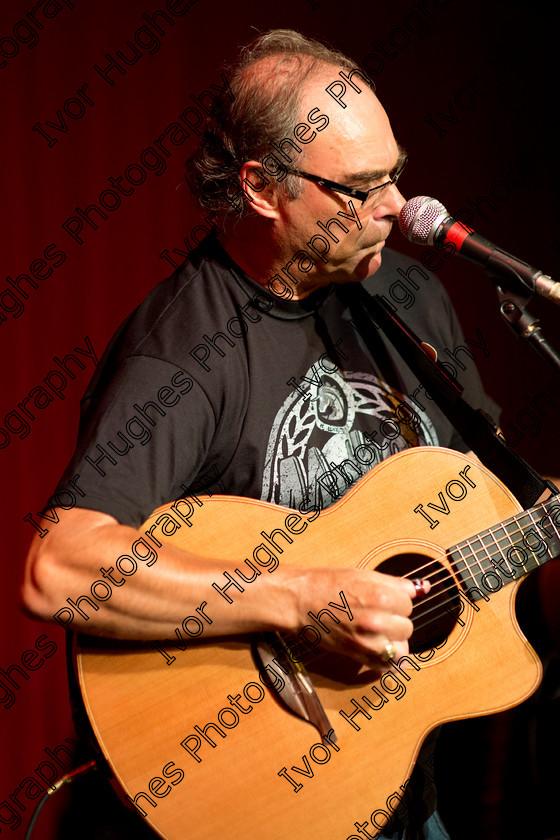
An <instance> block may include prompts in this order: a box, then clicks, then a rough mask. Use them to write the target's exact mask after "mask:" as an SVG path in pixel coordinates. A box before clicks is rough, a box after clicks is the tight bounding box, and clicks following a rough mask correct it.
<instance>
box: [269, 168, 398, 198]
mask: <svg viewBox="0 0 560 840" xmlns="http://www.w3.org/2000/svg"><path fill="white" fill-rule="evenodd" d="M407 162H408V157H405V159H404V161H403V162H402V163H401V165H400V166H399V168H398V169H397V171H396V172H395V173H394V175H391V177H390V179H389V180H388V181H384V183H383V184H378V186H377V187H371V188H370V189H369V190H358V189H356V187H347V186H346V185H345V184H338V183H337V182H336V181H330V180H329V179H328V178H321V176H320V175H311V174H310V173H309V172H302V171H301V170H300V169H290V168H286V171H287V172H288V173H289V174H290V175H299V177H300V178H305V179H306V180H307V181H313V182H314V183H316V184H319V185H320V186H321V187H324V188H325V189H327V190H332V191H333V192H337V193H342V195H348V196H350V198H355V199H357V201H361V202H362V205H361V206H362V207H363V206H364V204H365V203H366V201H367V199H368V198H369V196H370V195H371V194H372V193H375V192H379V191H380V190H384V189H385V187H389V186H390V185H391V184H396V183H397V181H398V180H399V178H400V176H401V175H402V172H403V169H404V168H405V166H406V164H407Z"/></svg>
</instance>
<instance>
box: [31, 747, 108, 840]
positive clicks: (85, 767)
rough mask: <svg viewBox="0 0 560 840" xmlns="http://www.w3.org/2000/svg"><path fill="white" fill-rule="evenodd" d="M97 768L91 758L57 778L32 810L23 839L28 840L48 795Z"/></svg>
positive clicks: (95, 762)
mask: <svg viewBox="0 0 560 840" xmlns="http://www.w3.org/2000/svg"><path fill="white" fill-rule="evenodd" d="M98 769H99V766H98V764H97V761H95V760H94V759H92V760H91V761H87V762H86V763H85V764H82V765H81V766H80V767H76V769H75V770H71V771H70V772H69V773H67V774H66V775H65V776H62V778H60V779H58V781H56V782H55V783H54V785H53V786H52V788H50V789H49V790H47V792H46V793H45V795H44V796H43V797H42V799H41V800H40V802H39V803H38V805H37V807H36V808H35V810H34V811H33V815H32V817H31V821H30V823H29V825H28V826H27V831H26V834H25V840H29V838H30V837H31V832H32V831H33V827H34V826H35V823H36V822H37V818H38V816H39V813H40V812H41V809H42V807H43V805H44V804H45V802H46V801H47V799H48V798H49V797H50V796H52V795H53V794H55V793H56V792H57V791H59V790H60V788H61V787H63V785H68V784H71V782H73V781H74V779H76V778H77V777H78V776H82V775H83V774H84V773H90V772H92V771H93V770H98Z"/></svg>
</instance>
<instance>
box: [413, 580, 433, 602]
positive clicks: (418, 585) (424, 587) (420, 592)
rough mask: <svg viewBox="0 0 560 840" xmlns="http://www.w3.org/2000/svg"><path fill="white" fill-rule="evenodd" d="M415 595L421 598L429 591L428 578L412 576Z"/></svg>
mask: <svg viewBox="0 0 560 840" xmlns="http://www.w3.org/2000/svg"><path fill="white" fill-rule="evenodd" d="M412 583H413V584H414V590H415V597H416V598H423V597H424V595H427V594H428V592H429V591H430V582H429V581H428V580H420V578H413V580H412Z"/></svg>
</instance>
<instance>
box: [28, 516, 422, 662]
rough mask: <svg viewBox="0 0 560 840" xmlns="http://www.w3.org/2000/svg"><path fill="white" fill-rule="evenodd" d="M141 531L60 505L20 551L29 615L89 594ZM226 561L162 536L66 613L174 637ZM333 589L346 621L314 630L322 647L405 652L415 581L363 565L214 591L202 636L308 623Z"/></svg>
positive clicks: (285, 572) (45, 613) (115, 628)
mask: <svg viewBox="0 0 560 840" xmlns="http://www.w3.org/2000/svg"><path fill="white" fill-rule="evenodd" d="M140 536H143V533H142V532H141V531H138V530H136V529H135V528H132V527H129V526H128V525H121V524H120V523H119V522H118V521H117V520H116V519H114V518H113V517H112V516H109V515H107V514H104V513H99V512H97V511H93V510H89V509H85V508H74V509H73V510H70V511H65V512H64V516H63V517H61V519H60V522H59V524H58V525H57V527H56V530H53V531H51V532H50V533H49V534H47V535H46V536H45V537H44V538H43V539H41V538H40V537H39V535H36V538H35V539H34V541H33V543H32V545H31V548H30V550H29V554H28V557H27V562H26V567H25V574H24V582H23V586H22V596H23V602H24V605H25V607H26V609H27V610H28V611H29V612H30V613H31V614H32V615H33V616H34V617H36V618H40V619H43V620H46V621H49V620H52V619H53V616H54V614H55V613H56V612H57V611H58V610H60V609H62V608H63V607H65V606H67V601H66V599H67V598H72V599H76V598H77V597H78V596H79V595H81V594H84V593H89V591H90V586H91V583H92V581H93V580H95V579H97V578H99V577H100V571H99V570H100V568H103V569H105V570H109V569H110V568H111V567H114V564H115V560H116V558H117V557H119V556H120V555H122V554H127V553H129V552H130V546H131V544H132V542H133V541H134V540H136V539H138V538H139V537H140ZM234 569H235V564H234V563H230V564H227V563H224V561H219V562H217V561H216V562H212V561H208V560H207V559H205V558H200V557H197V556H196V555H194V554H189V553H187V552H184V551H182V550H181V549H178V548H176V547H174V546H172V545H169V544H166V545H164V546H163V548H161V549H158V559H157V562H156V563H154V564H153V565H152V566H151V567H149V568H148V567H143V568H142V567H141V564H139V568H138V570H137V572H136V573H135V574H134V575H131V576H130V577H127V578H126V584H125V585H120V586H119V585H114V586H113V587H112V588H113V594H112V595H111V597H110V598H109V599H108V600H107V601H106V602H104V603H101V604H99V605H98V609H97V610H94V608H93V607H91V606H90V605H88V604H87V603H85V602H82V607H83V609H84V612H86V611H87V614H88V615H89V616H90V617H89V618H88V619H87V620H86V619H85V618H84V617H82V616H80V615H79V614H77V615H75V620H74V621H73V622H72V625H71V629H72V630H76V631H80V632H84V633H89V634H92V635H99V636H108V637H111V638H118V639H138V640H149V639H164V638H173V637H174V632H175V628H176V627H180V626H181V623H182V621H183V619H184V618H185V616H186V615H188V614H194V611H195V610H196V607H198V606H200V605H201V604H202V602H203V601H206V600H207V598H208V593H209V592H212V591H213V590H212V588H211V586H212V583H213V582H214V581H216V580H219V579H223V573H224V571H229V572H231V573H233V571H234ZM112 574H113V575H114V578H115V580H117V581H119V580H120V579H123V576H122V575H121V574H120V573H118V572H117V571H114V572H113V573H112ZM340 590H343V591H344V594H345V597H346V599H347V602H348V604H349V606H350V609H351V611H352V620H350V618H349V617H347V616H345V615H344V613H342V612H341V614H340V616H338V617H339V618H340V619H341V621H340V623H339V624H336V625H334V624H333V626H332V628H330V629H331V632H330V633H329V634H328V635H327V634H325V635H324V636H323V644H324V646H327V647H328V648H330V649H332V650H336V651H338V652H339V653H343V654H345V655H347V656H351V657H352V658H354V659H356V660H358V661H360V662H363V663H364V664H368V665H369V666H370V667H375V666H378V667H380V668H384V667H385V663H383V662H382V660H381V658H380V657H381V654H382V653H384V651H385V648H386V645H387V642H388V641H392V642H393V643H394V644H395V648H396V656H397V658H398V657H400V656H403V655H405V654H406V653H407V651H408V646H407V639H408V638H409V637H410V635H411V633H412V622H411V621H410V619H409V618H408V616H409V615H410V613H411V611H412V599H413V598H414V596H415V589H414V585H413V584H412V582H411V581H409V580H405V579H404V578H396V577H393V576H392V575H385V574H382V573H380V572H375V571H367V570H356V569H340V568H325V569H301V568H293V567H289V566H280V567H278V569H276V571H275V573H274V575H262V576H261V577H260V578H259V581H258V585H255V586H251V587H247V588H246V589H245V592H244V593H243V596H242V597H240V598H239V600H238V601H236V605H235V609H232V608H231V606H230V605H229V604H228V603H227V602H226V601H225V600H224V599H220V598H218V599H216V601H215V602H213V603H212V614H211V618H212V624H211V625H208V626H205V634H206V635H207V636H210V635H213V636H218V635H234V634H239V633H249V632H259V631H263V630H277V631H284V632H291V631H297V630H299V629H300V628H301V627H302V626H303V625H304V624H306V623H307V622H308V621H309V618H308V615H307V613H308V611H309V610H312V611H313V612H317V611H318V610H320V609H324V607H325V605H326V604H328V602H329V601H332V600H333V599H335V598H337V597H338V593H339V592H340ZM92 600H93V599H92ZM221 601H223V604H222V603H221ZM75 612H76V611H75Z"/></svg>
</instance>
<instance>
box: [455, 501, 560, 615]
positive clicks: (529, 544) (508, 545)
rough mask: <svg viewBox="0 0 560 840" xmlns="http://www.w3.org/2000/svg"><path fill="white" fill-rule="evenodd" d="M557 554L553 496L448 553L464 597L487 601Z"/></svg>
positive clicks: (558, 505)
mask: <svg viewBox="0 0 560 840" xmlns="http://www.w3.org/2000/svg"><path fill="white" fill-rule="evenodd" d="M559 554H560V497H559V496H553V497H552V498H551V499H548V500H547V501H546V502H541V503H540V504H538V505H535V507H532V508H530V509H529V510H525V511H523V513H518V514H516V515H515V516H512V517H511V518H510V519H506V520H505V521H504V522H500V523H499V524H498V525H494V526H492V527H491V528H487V529H486V530H485V531H481V532H480V533H479V534H476V535H475V536H474V537H470V538H469V539H467V540H463V541H462V542H460V543H457V545H454V546H452V547H451V548H450V549H449V550H448V556H449V558H450V560H451V562H452V563H453V565H454V568H455V570H456V572H457V575H458V577H459V580H460V581H461V583H462V585H463V588H464V590H465V593H466V595H467V597H468V598H469V599H470V600H471V601H478V600H479V599H480V598H486V599H488V597H489V595H491V594H492V592H498V591H499V590H500V589H501V588H502V586H504V585H506V584H508V583H512V582H513V581H514V580H518V579H519V578H521V577H523V576H524V575H526V574H527V572H531V571H532V570H533V569H536V568H537V567H538V566H542V565H543V563H546V562H547V560H550V559H551V558H552V557H556V556H557V555H559Z"/></svg>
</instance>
